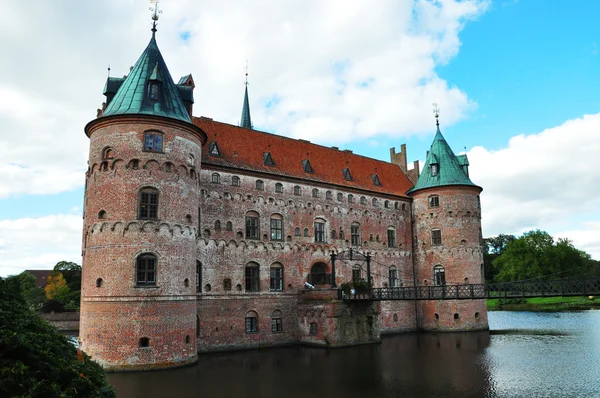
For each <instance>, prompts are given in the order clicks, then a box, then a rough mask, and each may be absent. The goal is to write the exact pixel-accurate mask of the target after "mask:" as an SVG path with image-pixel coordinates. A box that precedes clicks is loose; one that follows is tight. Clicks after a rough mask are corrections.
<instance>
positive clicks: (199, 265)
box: [196, 260, 202, 292]
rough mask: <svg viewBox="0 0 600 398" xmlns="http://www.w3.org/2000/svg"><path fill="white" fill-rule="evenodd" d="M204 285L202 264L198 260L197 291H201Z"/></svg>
mask: <svg viewBox="0 0 600 398" xmlns="http://www.w3.org/2000/svg"><path fill="white" fill-rule="evenodd" d="M201 285H202V263H201V262H200V261H198V260H196V291H197V292H199V291H200V286H201Z"/></svg>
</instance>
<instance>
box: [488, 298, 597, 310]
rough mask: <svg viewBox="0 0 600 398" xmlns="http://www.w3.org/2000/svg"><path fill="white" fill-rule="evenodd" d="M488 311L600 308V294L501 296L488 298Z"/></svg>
mask: <svg viewBox="0 0 600 398" xmlns="http://www.w3.org/2000/svg"><path fill="white" fill-rule="evenodd" d="M486 304H487V309H488V311H529V312H561V311H585V310H594V309H600V297H598V296H574V297H563V296H559V297H535V298H528V299H526V298H508V299H505V298H500V299H488V300H486Z"/></svg>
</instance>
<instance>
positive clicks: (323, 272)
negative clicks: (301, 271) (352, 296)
mask: <svg viewBox="0 0 600 398" xmlns="http://www.w3.org/2000/svg"><path fill="white" fill-rule="evenodd" d="M308 283H310V284H311V285H326V284H328V283H331V274H328V273H327V264H325V263H323V262H318V263H314V264H313V266H312V267H311V269H310V274H308Z"/></svg>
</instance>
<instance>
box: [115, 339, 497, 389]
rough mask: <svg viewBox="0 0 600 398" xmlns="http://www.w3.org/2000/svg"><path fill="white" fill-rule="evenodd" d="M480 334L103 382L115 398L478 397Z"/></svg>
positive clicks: (482, 366) (241, 360)
mask: <svg viewBox="0 0 600 398" xmlns="http://www.w3.org/2000/svg"><path fill="white" fill-rule="evenodd" d="M489 344H490V339H489V334H488V333H487V332H479V333H451V334H450V333H447V334H409V335H398V336H391V337H387V338H385V339H384V340H383V342H382V343H381V344H377V345H365V346H359V347H353V348H346V349H338V350H324V349H315V348H306V347H286V348H277V349H269V350H260V351H244V352H237V353H227V354H212V355H203V356H202V357H201V358H200V362H199V363H198V365H196V366H194V367H189V368H184V369H178V370H172V371H161V372H147V373H122V374H111V375H109V382H110V383H111V384H113V385H115V386H116V388H117V393H118V396H122V397H142V396H144V397H148V396H152V397H179V396H196V395H203V396H208V397H234V396H236V397H282V396H283V397H307V396H310V397H350V398H352V397H361V398H364V397H396V396H404V397H407V396H408V397H410V396H415V397H417V396H420V397H422V396H430V397H448V396H461V397H470V396H472V397H481V396H484V395H486V392H487V391H489V387H488V379H489V372H488V371H487V370H486V362H485V361H481V360H480V359H481V357H482V355H483V353H484V350H485V349H486V347H488V346H489Z"/></svg>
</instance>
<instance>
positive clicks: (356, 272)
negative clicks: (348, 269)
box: [352, 264, 362, 282]
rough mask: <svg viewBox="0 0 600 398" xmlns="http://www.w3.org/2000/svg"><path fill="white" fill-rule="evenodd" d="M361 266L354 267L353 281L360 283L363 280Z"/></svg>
mask: <svg viewBox="0 0 600 398" xmlns="http://www.w3.org/2000/svg"><path fill="white" fill-rule="evenodd" d="M361 274H362V272H361V269H360V265H358V264H356V265H354V266H353V267H352V281H353V282H359V281H360V280H361V278H362V275H361Z"/></svg>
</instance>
